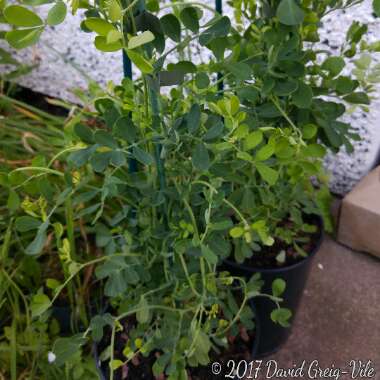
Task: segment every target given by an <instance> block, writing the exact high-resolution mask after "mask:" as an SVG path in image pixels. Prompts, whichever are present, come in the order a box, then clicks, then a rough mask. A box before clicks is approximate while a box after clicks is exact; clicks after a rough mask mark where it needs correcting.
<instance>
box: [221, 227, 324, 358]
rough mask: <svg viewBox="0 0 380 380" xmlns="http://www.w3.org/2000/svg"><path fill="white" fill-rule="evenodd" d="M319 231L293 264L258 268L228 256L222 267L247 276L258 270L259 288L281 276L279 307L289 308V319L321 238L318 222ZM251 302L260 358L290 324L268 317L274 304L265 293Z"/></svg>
mask: <svg viewBox="0 0 380 380" xmlns="http://www.w3.org/2000/svg"><path fill="white" fill-rule="evenodd" d="M319 228H320V235H319V237H318V240H317V241H316V244H315V247H314V249H313V250H312V251H311V252H308V256H307V257H305V258H303V259H302V260H301V261H299V262H297V263H296V264H293V265H289V266H284V267H282V268H259V267H253V266H247V265H244V263H243V264H238V263H236V262H234V261H232V260H225V261H224V268H225V269H226V270H228V271H229V272H230V273H231V274H233V275H237V276H241V277H244V278H246V279H247V280H249V279H250V278H251V277H252V275H254V274H256V273H260V274H261V277H262V279H263V281H264V285H263V288H262V292H263V293H266V294H271V293H272V282H273V281H274V280H275V279H277V278H282V279H283V280H284V281H285V282H286V289H285V292H284V293H283V294H282V296H281V298H283V302H282V303H281V307H284V308H288V309H290V310H291V311H292V317H291V320H290V323H291V322H292V320H293V319H294V316H295V315H296V313H297V309H298V306H299V304H300V301H301V298H302V294H303V291H304V289H305V285H306V281H307V279H308V276H309V272H310V268H311V264H312V260H313V258H314V256H315V255H316V253H317V252H318V250H319V248H320V246H321V244H322V241H323V226H322V222H320V223H319ZM253 304H254V306H255V308H256V310H255V312H256V313H257V314H256V315H257V320H258V321H259V325H260V339H259V340H260V341H259V345H258V350H257V357H258V358H262V357H265V356H269V355H271V354H273V353H275V352H276V351H278V350H279V349H280V348H281V346H282V345H283V344H284V343H285V342H286V341H287V339H288V338H289V336H290V333H291V327H282V326H281V325H279V324H277V323H274V322H273V321H272V319H271V317H270V315H271V312H272V311H273V310H274V308H275V307H276V306H275V304H274V303H273V301H271V300H270V299H269V298H266V297H257V298H255V299H254V301H253Z"/></svg>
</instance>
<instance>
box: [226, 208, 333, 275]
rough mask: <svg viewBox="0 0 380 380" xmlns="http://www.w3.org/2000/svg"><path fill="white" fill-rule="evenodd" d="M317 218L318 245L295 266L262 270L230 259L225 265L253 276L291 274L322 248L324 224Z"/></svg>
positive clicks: (319, 217)
mask: <svg viewBox="0 0 380 380" xmlns="http://www.w3.org/2000/svg"><path fill="white" fill-rule="evenodd" d="M316 216H318V223H317V225H318V227H319V228H320V233H319V236H318V240H317V243H316V245H315V247H314V248H313V249H312V251H311V252H310V253H309V254H308V255H307V257H303V258H302V259H301V260H300V261H298V262H297V263H295V264H292V265H286V266H284V267H279V268H261V267H255V266H248V265H244V263H242V264H239V263H237V262H235V261H232V260H228V259H225V260H223V261H224V262H225V263H227V264H228V265H230V266H232V267H233V268H235V269H241V270H245V271H247V272H251V273H252V274H253V273H258V272H259V273H283V272H290V271H291V270H293V269H296V268H298V267H300V266H302V265H304V264H305V262H307V261H309V260H311V259H313V258H314V256H315V255H316V254H317V252H318V251H319V249H320V248H321V245H322V243H323V241H324V238H325V231H324V223H323V219H322V218H321V216H319V215H316Z"/></svg>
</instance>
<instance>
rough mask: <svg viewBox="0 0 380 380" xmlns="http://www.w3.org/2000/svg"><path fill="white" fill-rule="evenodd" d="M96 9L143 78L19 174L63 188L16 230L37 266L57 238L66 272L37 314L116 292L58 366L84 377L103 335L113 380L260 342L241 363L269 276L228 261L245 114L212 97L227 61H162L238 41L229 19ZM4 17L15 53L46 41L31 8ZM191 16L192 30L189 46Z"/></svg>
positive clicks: (95, 25) (103, 42) (108, 43)
mask: <svg viewBox="0 0 380 380" xmlns="http://www.w3.org/2000/svg"><path fill="white" fill-rule="evenodd" d="M82 5H83V4H82ZM84 6H85V7H86V8H88V9H87V11H86V19H85V20H84V22H83V25H82V27H83V28H84V29H86V30H87V31H92V32H95V33H96V34H97V36H96V38H95V45H96V47H97V48H99V49H100V50H102V51H116V50H121V49H124V50H125V52H126V54H127V55H128V57H129V58H130V59H131V61H132V62H133V63H134V64H135V65H136V66H137V67H138V69H139V70H140V71H141V73H142V75H141V78H140V79H138V80H136V81H135V82H132V81H130V80H128V79H126V80H124V81H123V83H122V84H121V85H118V86H114V87H110V88H109V89H108V91H107V92H106V93H104V94H102V95H100V94H99V93H97V98H96V100H95V102H94V108H92V109H90V110H81V111H80V112H78V113H74V114H73V115H72V118H71V119H70V120H69V122H68V124H67V126H66V127H65V139H66V141H67V146H66V147H65V148H64V149H63V150H62V151H60V152H58V153H57V154H56V155H55V156H54V157H53V158H52V159H51V160H50V161H49V162H44V161H43V160H39V161H38V162H35V163H33V165H31V166H28V167H24V168H22V169H17V170H15V171H13V172H11V173H10V176H12V175H13V176H14V175H16V174H17V173H23V174H25V173H26V174H25V175H26V178H22V179H21V180H20V183H19V184H18V188H24V186H25V184H26V183H28V184H29V185H30V184H33V183H34V182H35V181H36V180H38V179H40V178H41V177H43V178H45V179H46V182H45V183H46V186H50V190H51V192H50V196H49V197H45V196H44V195H42V196H41V197H39V199H40V201H39V202H32V201H31V200H29V201H28V200H24V202H23V209H24V212H26V213H27V214H28V216H22V217H20V218H18V219H16V224H17V225H18V226H19V228H20V226H22V231H24V232H25V231H34V235H35V236H34V238H33V239H32V240H30V238H28V237H24V239H25V240H23V243H26V248H25V252H26V254H28V255H31V256H37V257H38V255H40V254H41V252H44V250H46V247H47V246H49V247H51V245H52V243H51V242H52V239H55V243H53V244H54V247H55V248H56V249H57V250H58V252H59V255H60V259H61V261H62V266H63V272H64V274H65V276H64V278H63V279H62V280H61V281H56V282H54V283H53V282H50V286H49V288H50V289H51V290H47V289H46V288H45V289H40V290H39V291H38V294H36V295H34V296H33V297H32V303H31V307H32V308H33V310H34V313H33V316H34V317H35V318H42V319H43V318H46V317H47V316H48V314H49V310H50V309H51V306H52V305H53V304H54V303H55V302H56V300H57V299H59V298H60V297H61V295H62V294H63V293H66V294H67V295H68V296H69V297H71V296H73V298H74V300H75V301H77V302H78V306H83V301H85V300H86V297H85V295H84V294H82V293H81V292H80V291H84V290H85V291H86V295H87V297H90V298H91V299H96V298H97V297H99V300H100V301H101V299H102V298H103V297H107V298H108V299H109V302H110V307H109V308H108V309H107V310H103V311H99V312H98V314H97V315H92V318H91V321H90V323H89V324H88V327H87V328H86V329H85V331H83V329H82V327H81V326H80V325H78V326H77V332H78V333H77V334H76V335H74V336H71V337H61V338H59V339H57V341H56V342H55V344H54V347H53V349H52V352H51V355H50V357H49V358H50V359H49V360H50V361H51V362H52V363H53V365H54V366H58V367H59V366H62V365H65V366H69V367H70V368H72V365H73V363H74V362H75V361H76V360H78V352H80V349H81V347H86V346H85V345H86V343H87V342H88V341H89V340H90V338H92V340H93V341H95V342H99V341H102V343H101V344H100V346H99V347H101V348H103V351H102V352H101V354H100V355H99V358H100V359H101V361H102V362H106V363H107V367H108V368H109V377H110V379H114V378H116V377H117V376H125V372H127V371H130V372H133V370H132V369H131V368H132V367H131V365H132V364H131V362H133V363H134V366H135V367H138V369H137V370H136V371H138V374H136V375H135V376H142V374H145V375H146V376H148V377H149V376H153V375H154V376H159V375H163V374H165V375H167V376H168V378H169V379H174V378H176V379H177V378H183V379H185V378H186V377H187V371H190V372H193V373H194V371H195V370H192V369H191V368H193V367H197V366H199V365H202V366H206V365H208V363H209V362H210V357H212V355H218V353H219V354H220V352H221V350H223V349H225V348H226V347H228V343H231V342H233V341H234V340H235V341H236V342H238V343H241V342H243V343H244V342H245V344H246V345H247V349H243V352H242V353H239V352H238V353H237V354H238V355H239V354H243V355H245V354H246V353H247V352H248V354H250V353H251V352H252V338H253V339H254V338H255V337H254V335H253V334H252V333H254V321H253V313H252V309H251V308H250V307H249V306H248V300H250V299H251V298H253V297H255V296H258V295H260V294H261V293H260V286H261V281H260V279H259V278H258V277H257V276H254V277H253V278H251V279H250V280H249V281H246V279H244V278H240V277H237V276H231V275H230V274H229V273H228V272H223V271H220V270H219V269H218V266H217V264H218V262H219V261H220V259H221V257H223V255H224V254H225V251H224V249H225V248H226V246H227V245H228V233H229V229H230V226H231V217H230V215H229V213H230V212H231V210H234V209H235V207H234V205H232V204H231V202H229V201H228V199H226V196H225V191H226V190H225V188H229V187H231V186H232V185H233V183H232V182H231V180H230V179H229V178H228V177H229V176H230V175H233V172H234V170H235V166H236V165H237V166H239V165H241V164H240V162H234V161H235V160H236V154H237V153H238V152H237V151H234V149H233V143H232V142H230V141H228V140H229V136H230V135H231V133H233V132H234V130H235V127H238V126H239V125H240V124H242V123H243V120H244V118H245V114H244V113H243V112H239V107H240V103H239V100H238V98H237V97H236V96H229V95H226V96H223V97H219V96H218V94H217V86H214V90H213V91H211V93H210V92H209V91H208V90H206V91H205V88H206V87H207V86H208V81H209V76H210V75H212V74H213V73H216V70H217V69H218V67H217V65H215V66H213V65H210V66H205V65H201V66H200V67H199V68H198V67H197V66H195V65H194V64H193V63H192V62H191V61H186V60H180V61H179V62H177V63H175V64H168V65H166V62H165V59H166V58H167V56H168V52H166V53H162V51H163V47H164V42H165V39H166V38H167V37H169V38H171V39H172V40H173V41H175V42H176V43H177V44H176V46H175V47H174V48H173V49H172V50H175V49H178V50H181V51H183V50H184V49H186V48H187V46H188V44H189V43H190V42H191V41H193V40H195V39H199V42H200V44H201V45H202V46H207V47H210V48H211V50H212V46H213V43H214V42H215V40H217V39H219V38H223V37H224V36H227V35H228V34H229V33H230V29H231V28H230V21H229V19H228V18H227V17H221V16H216V17H215V18H213V19H212V20H209V21H208V22H207V23H206V24H204V25H200V23H201V20H202V19H201V12H200V9H199V8H193V7H191V6H183V7H182V8H181V9H177V13H178V12H179V16H178V17H177V16H176V15H175V14H174V13H173V14H172V13H171V14H167V15H165V16H163V18H162V19H161V20H159V19H158V18H157V17H156V16H154V15H153V14H152V13H150V12H148V11H145V10H143V11H142V10H138V7H137V2H136V1H134V2H131V3H130V4H127V5H124V6H122V5H121V4H119V3H118V2H117V1H114V2H107V4H96V6H92V5H89V4H85V5H84ZM74 11H75V4H74ZM3 13H4V16H5V18H6V20H7V21H8V22H9V23H10V24H12V25H14V26H17V27H21V29H16V30H12V31H10V32H8V33H7V34H6V38H7V40H8V42H9V43H10V44H11V45H12V46H14V47H16V48H21V47H24V46H26V45H28V44H32V43H34V42H35V41H36V40H37V39H38V37H39V35H40V33H42V31H43V28H44V25H45V21H43V20H42V19H41V18H40V17H39V16H38V15H37V14H35V13H33V12H32V11H31V10H30V9H29V8H26V7H23V6H19V5H9V6H7V7H6V8H5V9H4V10H3ZM65 13H66V6H65V4H64V3H63V2H59V3H56V4H54V5H53V7H52V8H51V10H50V11H49V14H48V16H47V19H46V23H47V24H50V25H55V24H57V23H59V22H61V21H62V20H63V18H64V15H65ZM179 20H180V21H181V24H182V27H185V30H186V32H187V34H188V36H186V37H184V38H183V39H181V34H182V30H181V24H180V21H179ZM202 22H203V21H202ZM169 52H170V51H169ZM185 74H193V75H191V76H190V77H189V78H188V77H186V78H183V77H184V76H185ZM178 80H180V82H183V83H179V86H178V87H177V88H176V89H174V90H172V91H171V93H170V95H167V96H165V95H162V94H161V91H160V88H161V86H162V85H163V84H165V83H167V82H168V83H170V84H173V83H176V84H178ZM212 92H213V93H212ZM224 112H226V113H227V114H228V116H229V118H232V117H234V118H235V117H236V121H234V125H230V124H229V123H225V122H223V117H224V116H223V113H224ZM227 114H226V115H225V116H227ZM236 123H237V124H236ZM235 124H236V125H235ZM221 136H223V139H222V140H221V139H220V137H221ZM226 152H229V153H228V154H230V153H231V154H232V156H231V158H232V160H233V161H232V165H231V166H230V167H228V172H227V173H225V174H226V175H225V176H224V175H221V174H220V172H218V170H219V171H220V169H221V168H220V165H223V164H224V160H225V157H226V156H225V154H226ZM235 153H236V154H235ZM128 160H134V162H135V163H137V165H136V171H130V170H129V169H128V165H127V162H128ZM218 165H219V168H218ZM213 167H214V168H215V170H214V169H212V168H213ZM47 198H48V199H47ZM33 199H35V195H34V197H33ZM62 211H64V212H63V213H62ZM53 241H54V240H53ZM53 252H54V250H53ZM93 275H94V276H95V279H94V277H93ZM98 284H101V286H100V287H99V286H98ZM91 285H92V286H91ZM73 287H74V288H73ZM282 288H283V285H282V282H280V283H278V282H277V283H275V286H274V292H273V293H274V294H273V296H270V295H268V296H269V297H272V298H273V300H274V301H275V302H276V303H277V304H278V303H279V302H280V301H281V298H280V297H281V294H282ZM89 289H90V290H89ZM97 290H100V291H98V292H97ZM77 292H79V295H80V297H78V298H77V299H75V298H76V297H75V296H76V293H77ZM80 316H81V314H80ZM87 316H88V315H87V314H84V315H83V318H81V319H82V325H84V326H86V322H87ZM230 347H231V344H230ZM232 348H233V349H234V348H237V349H238V350H241V347H239V345H237V344H235V345H232ZM233 353H234V352H233V350H232V351H228V354H233ZM219 358H220V357H219ZM100 367H101V366H100ZM145 375H144V376H145ZM131 376H133V375H131ZM201 376H203V375H201Z"/></svg>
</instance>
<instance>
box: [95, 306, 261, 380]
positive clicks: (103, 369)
mask: <svg viewBox="0 0 380 380" xmlns="http://www.w3.org/2000/svg"><path fill="white" fill-rule="evenodd" d="M250 306H251V308H252V309H253V311H254V313H255V316H256V321H255V322H256V323H255V340H254V342H253V345H252V360H255V359H257V358H258V357H257V352H258V349H259V344H260V343H259V342H260V333H261V326H260V321H259V320H258V319H257V311H256V306H255V305H254V304H253V303H252V301H250ZM92 350H93V355H94V359H95V365H96V368H97V370H98V374H99V379H100V380H108V379H109V377H110V373H109V367H108V365H102V362H101V360H100V357H99V355H100V352H99V345H98V344H97V343H94V344H93V346H92ZM209 373H210V379H212V378H214V377H213V375H212V367H211V364H210V365H209ZM224 378H225V375H224V373H221V374H220V379H224ZM218 379H219V377H218ZM238 379H241V377H238V376H236V377H235V378H234V379H233V380H238ZM131 380H134V379H131ZM139 380H141V379H139ZM147 380H150V379H147Z"/></svg>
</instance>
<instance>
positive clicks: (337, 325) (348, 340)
mask: <svg viewBox="0 0 380 380" xmlns="http://www.w3.org/2000/svg"><path fill="white" fill-rule="evenodd" d="M269 360H275V361H276V363H277V365H278V368H280V367H282V368H293V366H296V367H298V366H301V365H302V362H303V361H305V368H304V371H303V373H304V376H303V377H302V378H305V379H313V378H314V379H326V378H327V379H332V378H334V379H336V377H334V376H335V375H336V374H337V373H336V372H334V373H333V372H330V373H329V376H323V375H322V374H321V373H318V372H317V373H316V372H314V371H311V373H310V374H308V367H309V366H310V364H312V362H313V361H315V360H317V361H318V363H319V366H320V367H322V368H330V369H331V368H332V369H334V368H335V369H336V368H341V369H342V370H343V371H348V373H347V374H341V376H340V377H339V379H341V380H346V379H351V378H353V377H352V367H350V361H351V360H356V364H359V362H358V361H359V360H361V361H362V362H364V363H366V362H367V361H368V360H371V362H372V367H374V368H375V370H376V374H374V375H373V376H372V379H380V260H379V259H377V258H374V257H372V256H370V255H366V254H362V253H357V252H354V251H352V250H350V249H347V248H345V247H342V246H341V245H338V244H337V243H336V242H334V241H333V240H332V239H330V238H326V240H325V242H324V244H323V245H322V248H321V250H320V252H319V253H318V254H317V256H316V257H315V259H314V263H313V270H312V272H311V274H310V278H309V280H308V284H307V287H306V290H305V292H304V296H303V299H302V303H301V306H300V309H299V310H298V314H297V316H296V318H295V321H294V324H293V331H292V335H291V337H290V339H289V340H288V342H287V343H286V344H285V345H284V346H283V347H282V349H281V350H280V351H278V352H277V353H276V354H274V355H273V356H271V357H268V358H265V359H263V363H262V370H261V374H260V375H259V376H258V377H252V378H257V379H267V378H272V379H280V378H283V377H281V376H280V373H277V374H276V375H274V376H273V377H270V376H272V375H273V374H274V370H273V368H274V363H272V367H271V368H272V369H271V371H270V372H268V367H264V366H265V365H266V364H267V362H268V361H269ZM314 364H315V365H312V369H313V370H314V368H316V363H314ZM351 364H353V363H351ZM256 366H257V365H256ZM314 374H315V377H313V375H314ZM252 376H253V375H252ZM286 378H292V377H290V376H289V377H286ZM357 378H362V379H363V378H364V379H368V378H370V377H369V376H367V377H365V376H364V377H357Z"/></svg>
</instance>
